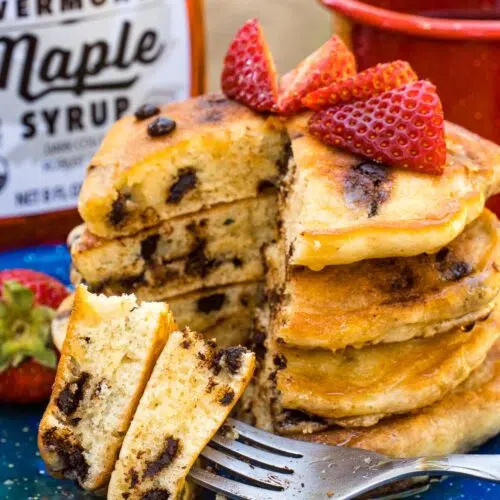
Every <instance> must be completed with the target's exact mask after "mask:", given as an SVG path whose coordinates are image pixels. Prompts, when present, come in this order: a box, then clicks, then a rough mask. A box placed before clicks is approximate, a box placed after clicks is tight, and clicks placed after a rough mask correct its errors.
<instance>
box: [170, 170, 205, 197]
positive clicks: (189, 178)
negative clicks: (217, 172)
mask: <svg viewBox="0 0 500 500" xmlns="http://www.w3.org/2000/svg"><path fill="white" fill-rule="evenodd" d="M197 182H198V180H197V177H196V170H195V169H194V168H192V167H186V168H182V169H181V170H179V175H178V177H177V179H176V181H175V182H174V183H173V184H172V186H171V188H170V192H169V194H168V197H167V203H170V204H174V205H175V204H177V203H179V202H180V201H181V200H182V198H183V197H184V195H185V194H186V193H188V192H189V191H191V190H193V189H194V188H195V187H196V184H197Z"/></svg>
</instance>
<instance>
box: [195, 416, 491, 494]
mask: <svg viewBox="0 0 500 500" xmlns="http://www.w3.org/2000/svg"><path fill="white" fill-rule="evenodd" d="M228 431H229V432H228ZM229 435H233V436H234V437H235V438H234V439H233V438H230V437H226V436H229ZM201 456H202V457H203V458H204V459H206V461H208V463H209V464H210V465H213V466H214V467H211V469H213V471H208V470H205V469H203V468H200V467H194V468H193V469H191V472H190V474H189V475H190V478H191V480H192V481H193V482H195V483H196V484H198V485H200V486H203V487H205V488H207V489H209V490H212V491H215V492H216V493H221V494H223V495H225V496H226V497H228V498H233V499H252V500H285V499H286V500H290V499H294V498H297V499H298V498H300V499H308V500H309V499H315V498H318V499H319V498H329V499H335V500H348V499H351V498H355V497H357V496H359V495H362V494H363V493H366V492H369V491H371V490H373V489H375V488H378V487H380V486H383V485H386V484H388V483H392V482H394V481H396V480H399V479H404V478H409V477H422V476H436V475H439V476H442V475H446V476H449V475H462V476H470V477H476V478H480V479H486V480H488V481H496V482H500V455H448V456H442V457H432V458H423V457H422V458H408V459H398V460H394V459H391V458H388V457H386V456H384V455H380V454H378V453H375V452H371V451H365V450H360V449H355V448H348V447H338V446H326V445H322V444H314V443H307V442H303V441H296V440H292V439H287V438H283V437H279V436H275V435H274V434H270V433H268V432H264V431H261V430H259V429H256V428H255V427H252V426H250V425H247V424H244V423H242V422H239V421H237V420H234V419H228V421H227V423H226V425H225V426H224V432H221V431H219V433H217V434H216V435H215V436H214V438H213V439H212V441H211V442H210V443H209V445H208V446H207V447H206V448H205V449H204V450H203V452H202V454H201ZM221 474H222V475H221Z"/></svg>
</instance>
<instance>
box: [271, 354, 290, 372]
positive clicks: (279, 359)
mask: <svg viewBox="0 0 500 500" xmlns="http://www.w3.org/2000/svg"><path fill="white" fill-rule="evenodd" d="M273 363H274V366H276V368H278V370H284V369H285V368H286V365H287V361H286V358H285V356H283V354H275V355H274V356H273Z"/></svg>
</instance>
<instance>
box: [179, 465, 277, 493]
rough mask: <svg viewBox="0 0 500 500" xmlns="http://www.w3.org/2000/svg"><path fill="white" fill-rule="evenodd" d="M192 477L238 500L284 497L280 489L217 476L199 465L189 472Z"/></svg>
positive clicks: (205, 485) (199, 482)
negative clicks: (262, 487)
mask: <svg viewBox="0 0 500 500" xmlns="http://www.w3.org/2000/svg"><path fill="white" fill-rule="evenodd" d="M189 477H190V479H191V480H192V481H193V482H195V483H196V484H198V485H199V486H202V487H203V488H206V489H208V490H210V491H215V492H216V493H221V494H223V495H225V496H227V497H229V498H233V499H237V500H255V499H256V498H258V499H259V500H278V499H280V498H283V497H282V496H281V493H280V492H279V491H271V490H263V489H261V488H257V487H255V486H250V485H248V484H243V483H239V482H238V481H233V480H232V479H227V478H225V477H221V476H217V475H216V474H212V473H211V472H208V471H206V470H204V469H201V468H199V467H193V468H192V469H191V471H190V472H189Z"/></svg>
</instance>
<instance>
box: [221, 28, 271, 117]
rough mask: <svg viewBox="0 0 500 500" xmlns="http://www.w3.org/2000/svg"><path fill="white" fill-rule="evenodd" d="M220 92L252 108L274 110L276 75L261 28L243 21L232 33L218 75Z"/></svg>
mask: <svg viewBox="0 0 500 500" xmlns="http://www.w3.org/2000/svg"><path fill="white" fill-rule="evenodd" d="M221 88H222V92H224V94H225V95H226V96H227V97H229V98H230V99H234V100H235V101H238V102H240V103H241V104H245V105H246V106H248V107H249V108H251V109H254V110H256V111H275V108H276V101H277V96H278V77H277V73H276V68H275V66H274V61H273V58H272V55H271V52H270V50H269V48H268V46H267V43H266V40H265V39H264V34H263V32H262V27H261V26H260V23H259V21H258V20H257V19H250V20H249V21H247V22H246V23H245V24H244V25H243V26H242V27H241V28H240V29H239V30H238V32H237V33H236V36H235V37H234V39H233V41H232V42H231V44H230V46H229V49H228V50H227V53H226V57H225V58H224V66H223V69H222V75H221Z"/></svg>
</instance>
